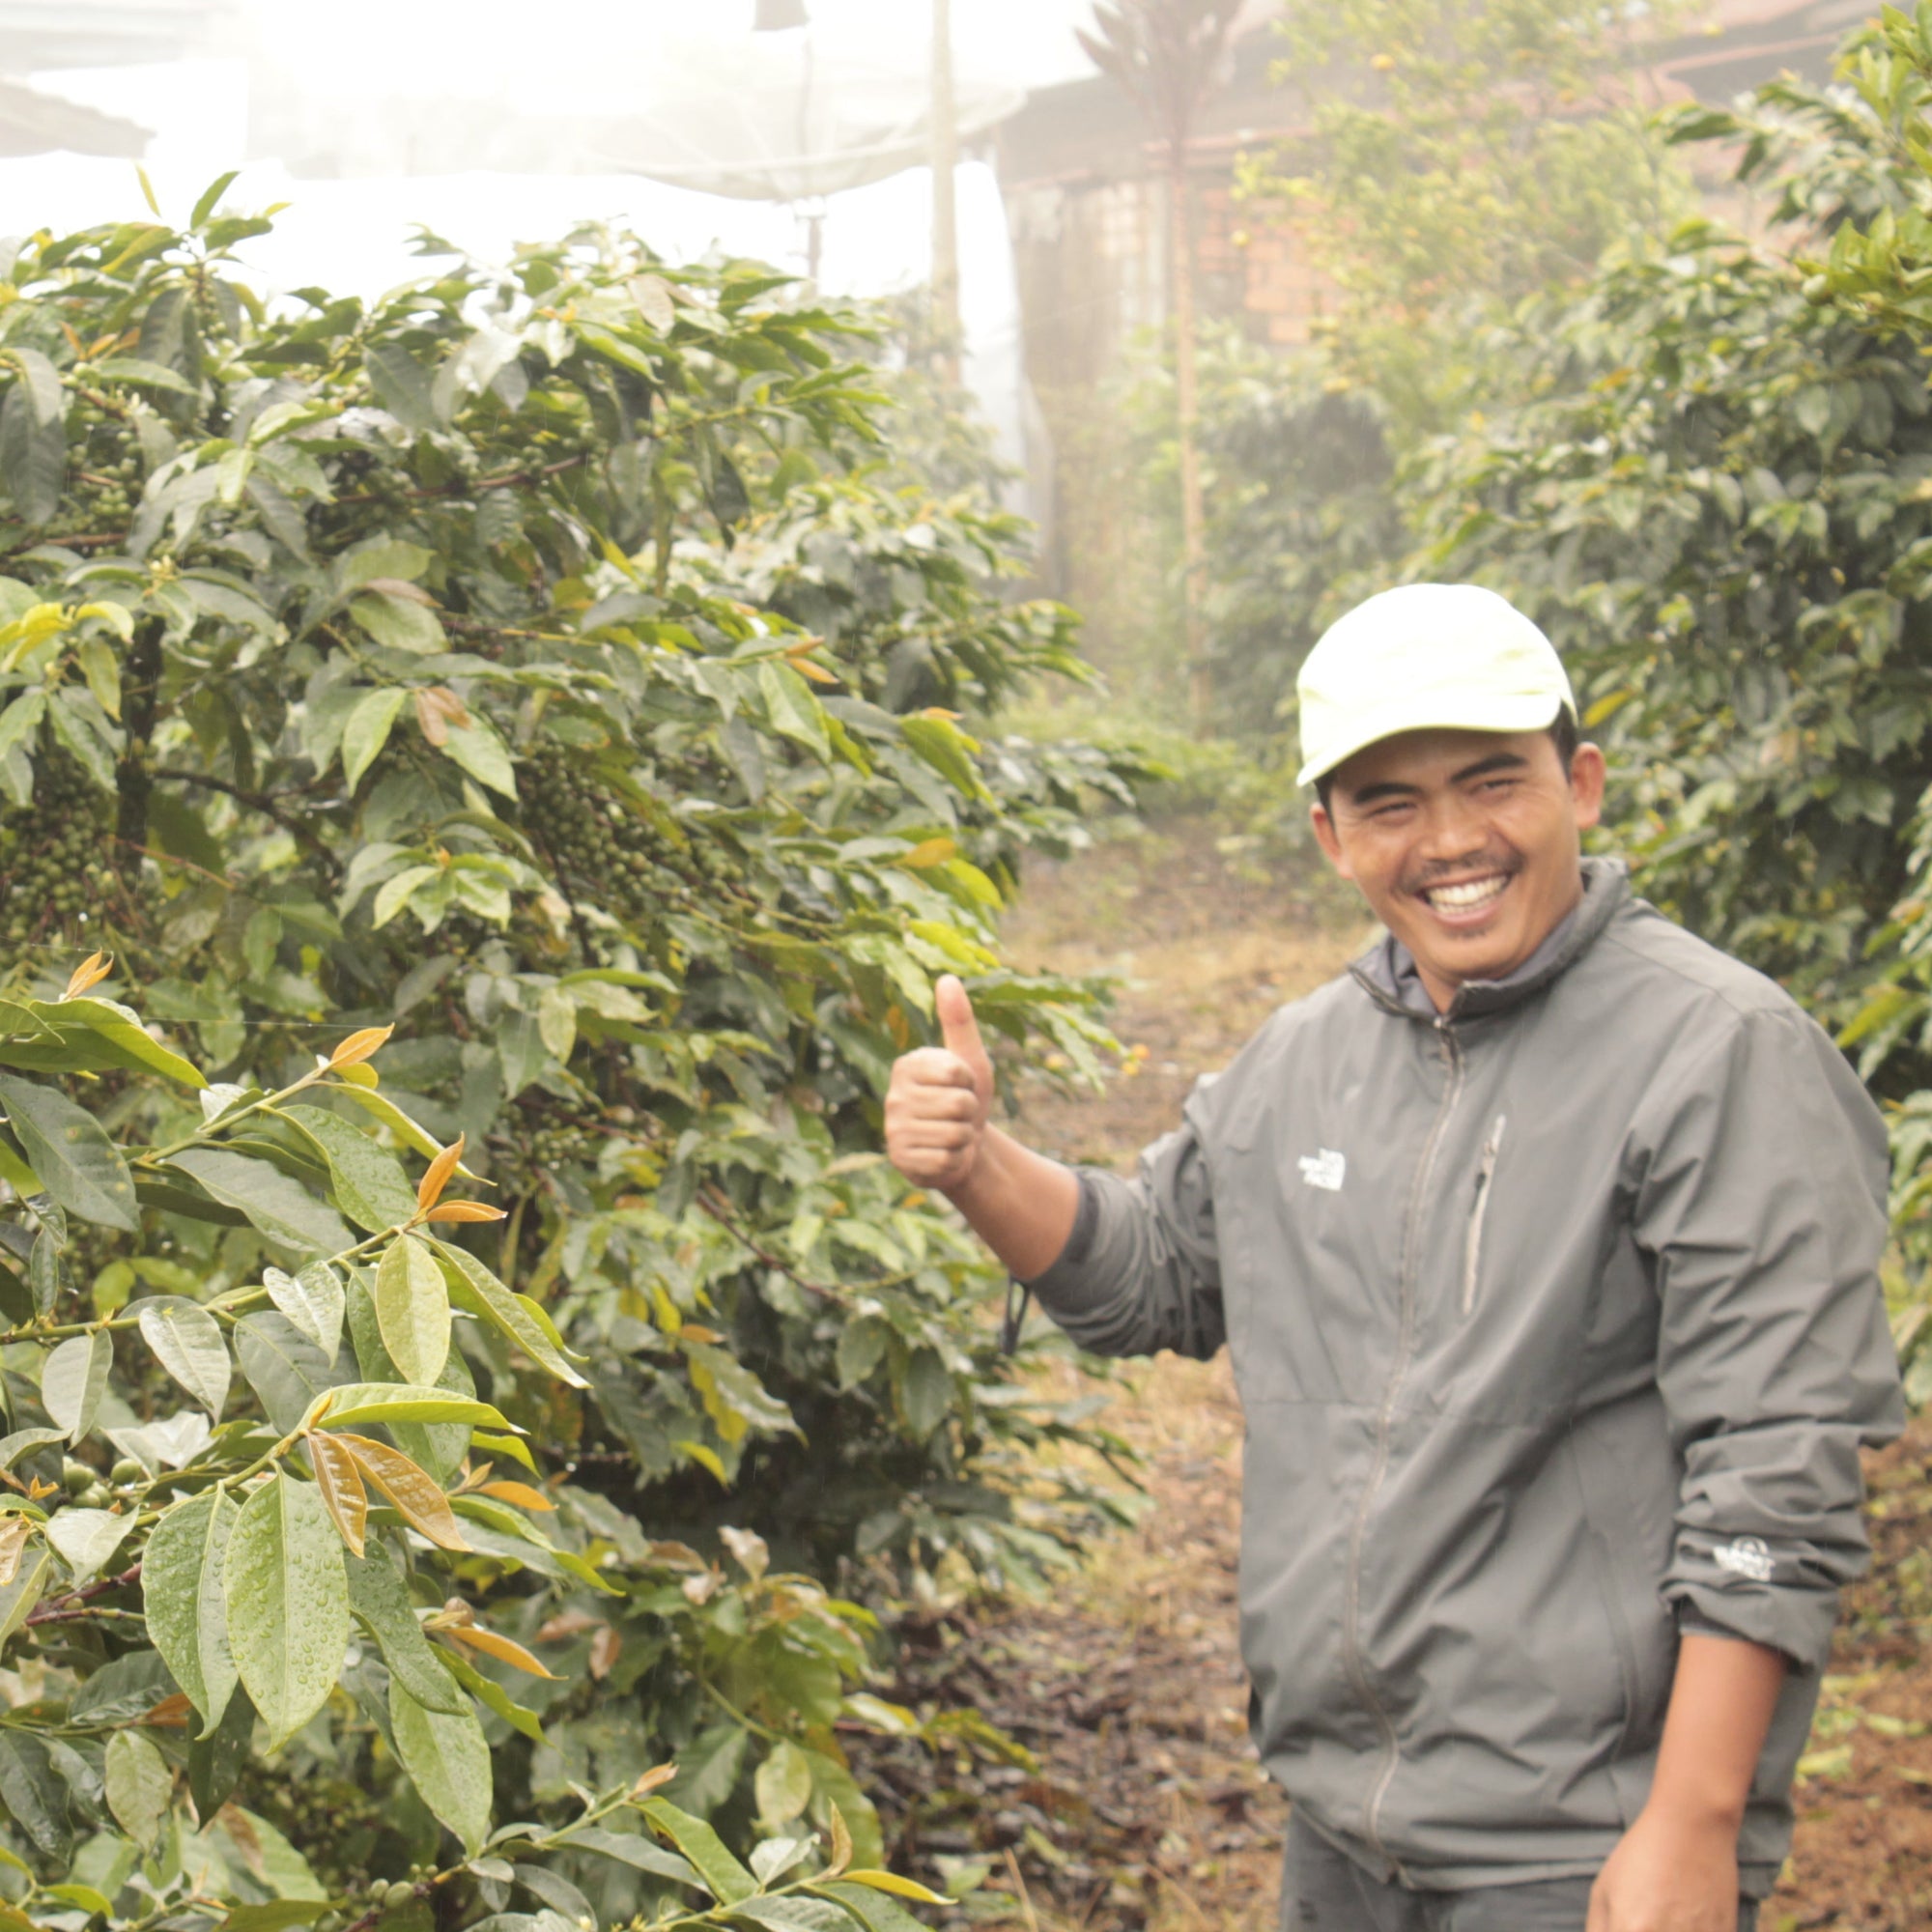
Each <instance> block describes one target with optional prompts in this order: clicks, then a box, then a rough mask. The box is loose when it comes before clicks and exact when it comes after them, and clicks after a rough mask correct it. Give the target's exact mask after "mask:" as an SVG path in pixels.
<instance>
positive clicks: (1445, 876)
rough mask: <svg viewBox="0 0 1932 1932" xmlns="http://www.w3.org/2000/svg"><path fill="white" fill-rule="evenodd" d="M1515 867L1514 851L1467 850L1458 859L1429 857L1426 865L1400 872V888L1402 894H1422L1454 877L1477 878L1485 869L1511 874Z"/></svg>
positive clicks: (1512, 874) (1486, 870)
mask: <svg viewBox="0 0 1932 1932" xmlns="http://www.w3.org/2000/svg"><path fill="white" fill-rule="evenodd" d="M1516 870H1517V863H1516V856H1515V854H1514V853H1509V852H1491V851H1481V852H1468V853H1464V854H1463V857H1462V858H1460V859H1433V860H1431V861H1429V863H1428V864H1426V865H1422V866H1418V867H1416V868H1415V869H1414V871H1412V872H1409V873H1406V874H1405V875H1404V877H1403V880H1402V890H1403V891H1404V892H1406V893H1426V892H1427V891H1429V889H1430V888H1431V887H1432V886H1440V885H1447V884H1448V883H1449V882H1450V881H1451V880H1454V879H1468V878H1474V877H1479V876H1480V875H1482V874H1483V873H1486V872H1502V873H1504V874H1507V875H1510V876H1514V874H1515V872H1516Z"/></svg>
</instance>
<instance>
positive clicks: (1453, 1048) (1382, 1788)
mask: <svg viewBox="0 0 1932 1932" xmlns="http://www.w3.org/2000/svg"><path fill="white" fill-rule="evenodd" d="M1435 1031H1436V1034H1437V1037H1439V1038H1440V1039H1441V1041H1442V1050H1443V1052H1444V1054H1445V1055H1446V1056H1447V1058H1448V1064H1449V1079H1448V1084H1447V1085H1446V1086H1445V1087H1444V1088H1443V1090H1442V1104H1441V1105H1440V1106H1439V1107H1438V1108H1437V1109H1436V1113H1435V1124H1434V1125H1433V1126H1432V1127H1431V1128H1430V1129H1429V1138H1428V1140H1427V1141H1425V1142H1424V1143H1423V1147H1422V1158H1421V1160H1420V1161H1419V1162H1418V1163H1417V1165H1416V1170H1415V1179H1414V1180H1413V1181H1412V1182H1411V1183H1410V1186H1409V1193H1408V1211H1407V1214H1406V1217H1405V1219H1404V1224H1403V1235H1402V1264H1401V1275H1400V1280H1399V1284H1398V1289H1397V1304H1398V1309H1399V1326H1398V1331H1397V1335H1396V1350H1395V1360H1394V1363H1393V1364H1392V1366H1391V1367H1390V1370H1389V1379H1388V1387H1387V1388H1386V1389H1385V1390H1384V1391H1383V1394H1382V1404H1381V1410H1380V1413H1379V1414H1378V1417H1377V1419H1376V1454H1375V1461H1374V1462H1373V1463H1371V1465H1370V1468H1369V1479H1368V1481H1367V1483H1366V1484H1364V1485H1363V1488H1362V1499H1361V1501H1360V1502H1359V1503H1358V1504H1357V1505H1356V1508H1355V1520H1354V1524H1353V1526H1352V1527H1351V1528H1350V1532H1349V1575H1348V1598H1347V1604H1348V1621H1347V1626H1346V1628H1345V1630H1344V1632H1343V1638H1344V1646H1345V1649H1346V1652H1347V1661H1348V1670H1349V1679H1350V1683H1351V1684H1352V1685H1353V1687H1354V1690H1355V1694H1356V1696H1358V1697H1359V1698H1360V1699H1361V1700H1362V1702H1363V1703H1364V1704H1365V1705H1367V1706H1368V1708H1369V1711H1370V1713H1371V1715H1372V1716H1373V1717H1374V1718H1375V1720H1376V1723H1377V1726H1378V1729H1379V1730H1380V1731H1381V1734H1382V1752H1383V1758H1382V1769H1381V1774H1380V1776H1378V1778H1377V1779H1376V1784H1375V1789H1374V1790H1373V1791H1372V1792H1371V1793H1370V1794H1369V1802H1368V1804H1367V1806H1366V1809H1365V1812H1364V1817H1363V1825H1364V1832H1363V1835H1364V1836H1365V1837H1366V1838H1367V1839H1368V1842H1369V1845H1370V1847H1371V1849H1372V1850H1373V1851H1374V1852H1375V1854H1376V1856H1377V1857H1378V1858H1382V1859H1387V1858H1388V1857H1389V1855H1388V1849H1387V1847H1386V1846H1385V1845H1383V1843H1382V1838H1381V1825H1380V1820H1381V1808H1382V1801H1383V1800H1384V1799H1385V1798H1386V1797H1387V1796H1388V1789H1389V1786H1390V1784H1391V1783H1393V1782H1394V1780H1395V1774H1396V1768H1397V1766H1398V1765H1399V1764H1400V1763H1401V1761H1402V1747H1401V1744H1400V1742H1399V1741H1398V1739H1397V1737H1396V1730H1395V1720H1394V1719H1392V1718H1391V1717H1390V1716H1389V1714H1388V1712H1387V1711H1386V1710H1384V1709H1383V1708H1382V1704H1381V1700H1380V1699H1379V1698H1378V1696H1377V1695H1376V1693H1375V1689H1374V1687H1373V1686H1372V1685H1371V1684H1370V1682H1369V1674H1368V1668H1367V1665H1366V1664H1365V1663H1364V1662H1363V1659H1362V1616H1361V1612H1362V1545H1363V1543H1364V1541H1365V1540H1366V1538H1367V1535H1368V1527H1369V1515H1370V1512H1371V1511H1372V1510H1373V1509H1374V1508H1375V1505H1376V1497H1377V1496H1378V1494H1379V1493H1380V1491H1381V1486H1382V1482H1383V1479H1384V1478H1385V1477H1386V1476H1387V1474H1388V1463H1389V1438H1390V1436H1391V1435H1392V1434H1393V1432H1394V1429H1395V1408H1396V1402H1397V1399H1398V1398H1399V1397H1400V1395H1401V1393H1402V1384H1403V1378H1405V1377H1406V1375H1407V1373H1408V1360H1409V1356H1410V1354H1411V1353H1412V1351H1413V1350H1414V1347H1415V1276H1416V1264H1417V1254H1416V1251H1417V1249H1418V1248H1419V1247H1420V1245H1421V1234H1422V1212H1423V1207H1424V1204H1425V1203H1426V1202H1427V1200H1428V1198H1429V1181H1430V1177H1431V1176H1432V1174H1433V1173H1434V1172H1435V1156H1436V1153H1437V1151H1439V1149H1440V1148H1441V1145H1442V1134H1443V1130H1444V1128H1446V1127H1447V1126H1448V1124H1449V1117H1450V1115H1451V1114H1453V1113H1454V1112H1455V1111H1456V1102H1457V1100H1458V1099H1459V1098H1460V1097H1461V1096H1462V1092H1463V1053H1462V1049H1461V1048H1460V1047H1459V1046H1458V1045H1457V1044H1456V1036H1455V1034H1454V1033H1453V1032H1452V1031H1451V1030H1450V1027H1449V1023H1448V1020H1447V1019H1446V1018H1439V1019H1437V1020H1436V1022H1435ZM1389 1863H1390V1864H1391V1865H1393V1866H1394V1867H1395V1873H1396V1877H1397V1878H1398V1880H1400V1881H1401V1882H1402V1883H1404V1884H1406V1883H1407V1882H1408V1878H1407V1874H1406V1872H1405V1871H1404V1870H1403V1869H1402V1866H1401V1865H1400V1864H1399V1863H1397V1861H1395V1860H1393V1859H1389Z"/></svg>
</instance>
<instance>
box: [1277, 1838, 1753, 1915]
mask: <svg viewBox="0 0 1932 1932" xmlns="http://www.w3.org/2000/svg"><path fill="white" fill-rule="evenodd" d="M1590 1885H1591V1881H1590V1880H1589V1879H1587V1878H1558V1879H1541V1880H1533V1881H1532V1882H1530V1883H1529V1884H1527V1885H1492V1886H1485V1887H1483V1888H1482V1889H1480V1890H1477V1891H1406V1890H1405V1889H1403V1888H1402V1887H1401V1886H1399V1885H1394V1884H1387V1885H1385V1884H1383V1883H1382V1882H1381V1881H1380V1880H1378V1879H1376V1878H1372V1877H1371V1876H1370V1875H1369V1874H1368V1873H1367V1872H1365V1871H1364V1870H1363V1869H1362V1868H1361V1866H1360V1865H1358V1864H1357V1863H1356V1862H1355V1861H1354V1860H1353V1859H1351V1858H1350V1857H1348V1856H1347V1854H1346V1853H1343V1852H1338V1851H1337V1850H1336V1849H1335V1847H1334V1846H1333V1845H1331V1844H1330V1843H1329V1842H1328V1840H1327V1839H1326V1838H1324V1837H1322V1836H1321V1833H1319V1832H1317V1831H1315V1830H1314V1828H1313V1827H1311V1826H1308V1825H1304V1824H1303V1823H1302V1822H1301V1820H1300V1819H1299V1818H1297V1817H1295V1816H1293V1814H1292V1813H1291V1814H1290V1817H1289V1821H1288V1853H1287V1857H1286V1858H1285V1860H1284V1861H1283V1864H1282V1877H1281V1927H1282V1932H1583V1928H1584V1924H1585V1921H1586V1920H1587V1919H1588V1918H1589V1915H1590ZM1756 1924H1757V1907H1756V1905H1755V1904H1754V1903H1753V1902H1752V1901H1751V1900H1750V1899H1747V1898H1741V1899H1739V1901H1738V1932H1753V1928H1754V1927H1755V1926H1756Z"/></svg>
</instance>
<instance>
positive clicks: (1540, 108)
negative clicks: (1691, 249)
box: [1246, 0, 1690, 425]
mask: <svg viewBox="0 0 1932 1932" xmlns="http://www.w3.org/2000/svg"><path fill="white" fill-rule="evenodd" d="M1673 11H1674V10H1672V9H1668V8H1665V9H1659V8H1657V7H1646V8H1642V9H1606V8H1605V7H1602V6H1600V5H1597V4H1594V0H1512V4H1507V5H1484V6H1476V7H1470V6H1466V5H1463V4H1461V0H1333V4H1330V5H1326V6H1321V7H1296V8H1291V9H1289V10H1287V11H1286V13H1285V14H1284V15H1283V18H1282V20H1281V23H1280V27H1279V32H1280V33H1281V36H1282V38H1283V41H1284V43H1285V49H1286V50H1285V53H1284V57H1283V59H1282V61H1281V63H1280V67H1279V69H1278V72H1279V76H1280V78H1281V80H1282V82H1283V83H1284V84H1285V85H1287V86H1289V87H1291V88H1293V89H1295V90H1297V91H1298V92H1299V93H1300V94H1301V95H1302V96H1303V97H1305V99H1307V101H1308V103H1309V110H1310V111H1309V127H1310V132H1309V134H1308V136H1307V137H1306V139H1304V140H1302V141H1300V142H1298V143H1295V144H1293V145H1291V146H1290V147H1289V148H1287V149H1285V150H1283V151H1282V152H1280V153H1278V154H1277V155H1275V156H1272V157H1271V158H1269V159H1267V160H1265V161H1264V162H1260V163H1257V164H1254V165H1251V166H1250V168H1249V169H1248V171H1247V174H1246V186H1247V188H1248V190H1249V192H1251V193H1254V194H1257V195H1260V196H1262V197H1264V198H1265V199H1267V200H1270V201H1274V202H1277V203H1279V204H1280V206H1281V207H1282V208H1283V210H1284V211H1285V213H1287V215H1288V217H1289V218H1290V219H1292V220H1293V223H1294V226H1295V229H1296V232H1297V234H1298V235H1300V236H1301V237H1302V238H1303V239H1304V240H1305V242H1306V245H1307V246H1308V248H1309V250H1310V251H1311V254H1312V256H1313V259H1314V260H1315V262H1316V264H1317V266H1318V267H1319V268H1320V269H1321V271H1322V272H1323V273H1324V274H1325V275H1327V276H1328V277H1329V278H1330V279H1331V280H1332V281H1333V283H1334V284H1335V286H1336V288H1337V289H1338V290H1339V292H1340V295H1341V306H1340V309H1339V312H1338V315H1337V317H1336V318H1335V319H1334V326H1335V332H1334V341H1335V350H1336V355H1337V359H1338V362H1339V363H1340V365H1341V366H1342V367H1344V368H1345V369H1347V370H1348V371H1349V372H1350V374H1351V375H1353V376H1354V377H1355V378H1356V379H1357V380H1358V381H1368V382H1371V383H1373V384H1374V385H1375V386H1376V387H1377V388H1378V389H1379V390H1380V391H1381V393H1383V394H1384V395H1385V396H1387V397H1389V398H1391V399H1392V400H1393V401H1394V403H1395V406H1396V408H1397V410H1398V412H1399V414H1400V415H1401V416H1402V417H1403V418H1404V419H1405V420H1413V421H1416V422H1419V423H1422V424H1424V425H1433V424H1435V423H1436V422H1439V421H1440V420H1441V419H1442V417H1443V415H1444V414H1445V413H1447V412H1451V411H1453V410H1454V409H1455V408H1456V407H1458V406H1459V405H1460V404H1462V403H1463V402H1465V401H1466V399H1467V395H1468V388H1467V384H1468V382H1469V379H1470V378H1471V376H1472V375H1473V374H1475V373H1476V372H1474V371H1472V370H1471V368H1470V366H1469V364H1468V361H1467V359H1466V357H1465V356H1464V355H1462V354H1461V353H1460V352H1459V346H1458V338H1459V337H1460V336H1462V335H1463V334H1464V333H1465V332H1466V331H1467V328H1468V327H1469V323H1470V316H1471V313H1472V311H1480V310H1482V309H1483V308H1485V307H1494V306H1496V305H1504V306H1507V305H1509V304H1511V303H1514V302H1516V301H1518V300H1520V299H1521V298H1523V297H1525V296H1530V295H1534V294H1538V293H1540V292H1542V291H1544V290H1546V289H1549V288H1553V287H1560V286H1563V285H1565V284H1574V283H1576V282H1578V281H1580V280H1582V279H1583V278H1585V277H1586V276H1587V275H1588V274H1589V273H1590V271H1591V270H1593V269H1594V267H1595V266H1596V263H1597V260H1598V258H1599V256H1600V255H1601V254H1602V253H1603V251H1604V249H1605V246H1606V245H1607V244H1608V243H1610V242H1611V241H1616V240H1619V239H1622V238H1626V237H1628V236H1630V235H1632V234H1635V233H1649V234H1661V233H1662V231H1663V230H1665V229H1666V228H1667V227H1668V226H1669V225H1670V223H1671V221H1672V220H1673V219H1674V218H1675V217H1676V216H1677V215H1679V214H1681V213H1684V212H1685V211H1686V209H1687V208H1688V206H1689V205H1690V192H1689V185H1688V183H1687V182H1686V181H1685V179H1684V178H1683V176H1682V173H1681V171H1680V170H1679V169H1677V168H1676V167H1675V166H1674V165H1673V164H1672V162H1671V161H1670V158H1669V156H1668V155H1667V152H1666V150H1665V149H1664V147H1663V144H1662V141H1661V140H1660V139H1659V138H1658V136H1657V134H1656V132H1655V130H1654V129H1653V128H1652V127H1651V124H1650V122H1649V119H1648V117H1647V114H1646V111H1645V108H1644V106H1643V104H1642V103H1641V101H1640V99H1638V98H1637V95H1636V90H1635V86H1634V81H1635V74H1636V72H1637V70H1638V68H1639V66H1640V64H1641V55H1642V47H1641V45H1640V43H1638V41H1637V40H1636V38H1635V37H1636V35H1637V34H1638V33H1639V32H1641V33H1642V34H1644V35H1646V36H1651V37H1654V36H1657V35H1658V34H1660V33H1661V32H1662V31H1664V30H1666V29H1667V27H1668V25H1669V21H1670V18H1671V16H1672V13H1673Z"/></svg>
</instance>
